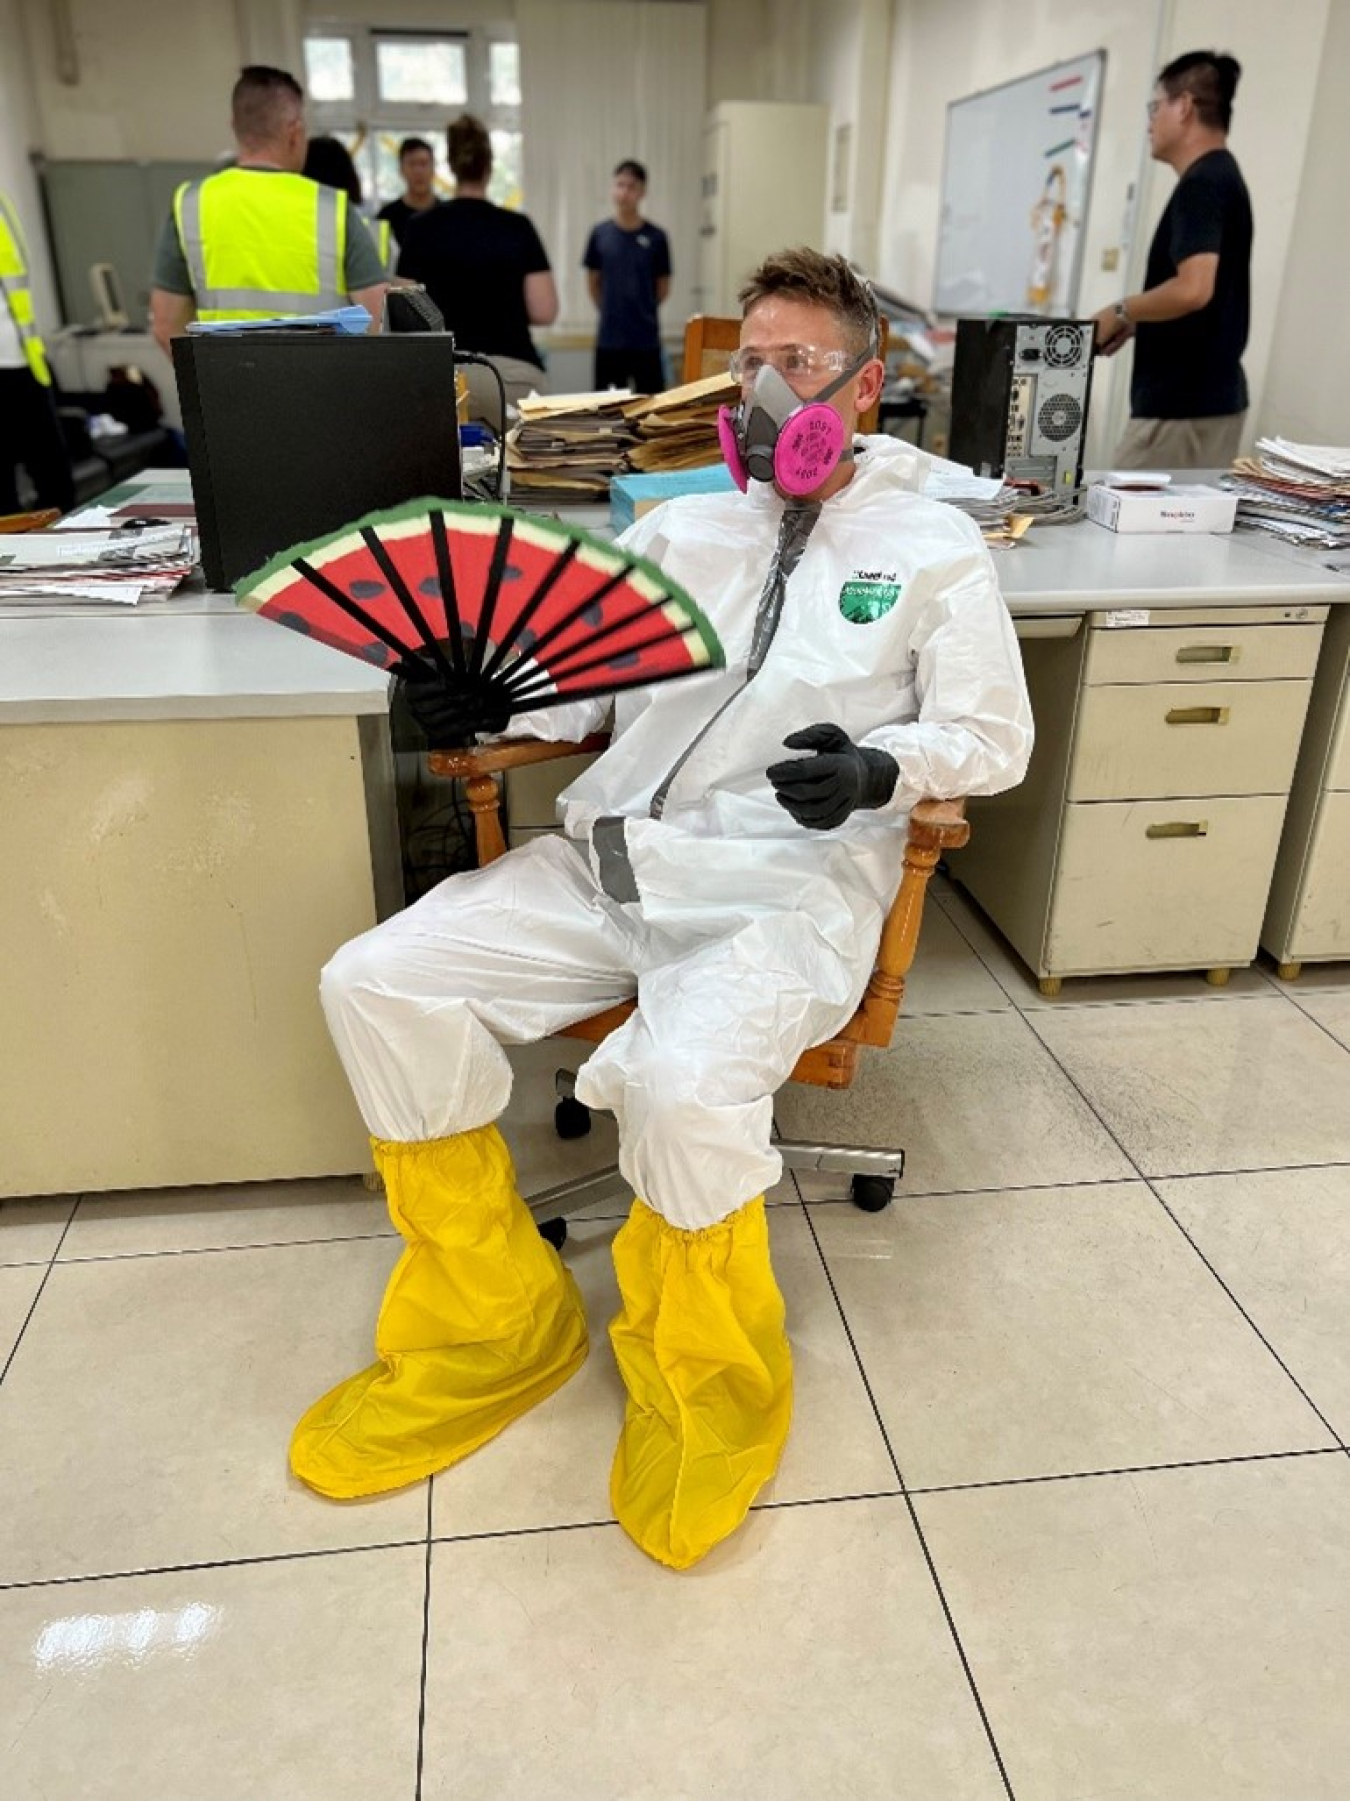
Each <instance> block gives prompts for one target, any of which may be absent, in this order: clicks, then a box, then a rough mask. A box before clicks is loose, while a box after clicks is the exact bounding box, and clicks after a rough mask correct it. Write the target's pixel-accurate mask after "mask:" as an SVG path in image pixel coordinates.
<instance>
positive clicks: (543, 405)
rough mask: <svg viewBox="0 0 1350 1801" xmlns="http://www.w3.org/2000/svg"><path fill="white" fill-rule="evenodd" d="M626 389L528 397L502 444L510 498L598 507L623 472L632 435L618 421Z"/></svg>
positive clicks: (628, 395) (538, 503) (630, 396)
mask: <svg viewBox="0 0 1350 1801" xmlns="http://www.w3.org/2000/svg"><path fill="white" fill-rule="evenodd" d="M634 399H635V396H634V394H633V392H632V390H631V389H629V388H622V389H620V388H610V389H606V390H605V391H604V392H601V393H594V394H544V395H541V394H531V395H528V396H527V397H526V398H525V399H524V400H522V401H521V402H520V424H519V425H517V426H516V427H515V428H514V430H513V431H512V432H511V433H510V434H509V436H508V438H507V441H506V466H507V468H508V469H509V470H510V472H511V497H512V499H513V501H515V502H516V504H518V505H520V506H523V507H530V506H557V505H559V504H565V503H567V502H568V501H572V502H597V501H598V502H601V503H603V502H604V501H605V500H606V499H607V498H608V496H609V483H610V477H611V476H613V475H618V474H620V473H621V472H622V471H624V470H626V469H627V468H628V466H629V464H628V454H629V451H630V450H631V448H632V447H633V445H634V444H635V443H636V442H637V431H636V429H635V428H634V426H633V425H632V424H631V423H630V422H629V421H628V420H627V419H626V418H625V417H624V412H625V408H626V407H627V405H628V404H629V403H630V402H631V401H632V400H634Z"/></svg>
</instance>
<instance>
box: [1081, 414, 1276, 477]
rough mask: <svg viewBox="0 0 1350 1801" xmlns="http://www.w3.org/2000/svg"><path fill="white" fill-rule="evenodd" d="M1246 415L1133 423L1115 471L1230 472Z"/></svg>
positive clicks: (1133, 421) (1149, 420)
mask: <svg viewBox="0 0 1350 1801" xmlns="http://www.w3.org/2000/svg"><path fill="white" fill-rule="evenodd" d="M1246 420H1247V415H1246V413H1218V414H1215V416H1214V417H1213V418H1210V419H1131V420H1130V423H1129V424H1128V425H1127V426H1126V427H1125V433H1124V436H1123V437H1122V438H1121V440H1120V443H1119V445H1118V446H1117V448H1116V455H1115V460H1114V462H1113V463H1112V464H1111V467H1112V468H1113V469H1227V468H1228V466H1229V464H1230V463H1231V462H1232V461H1233V458H1234V457H1235V456H1236V455H1237V453H1238V449H1239V446H1240V445H1241V443H1242V428H1243V426H1244V425H1245V424H1246Z"/></svg>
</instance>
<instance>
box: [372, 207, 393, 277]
mask: <svg viewBox="0 0 1350 1801" xmlns="http://www.w3.org/2000/svg"><path fill="white" fill-rule="evenodd" d="M375 248H376V249H377V250H378V251H379V253H380V267H381V268H382V269H383V270H384V272H385V274H386V275H392V274H393V273H394V258H395V254H396V246H395V244H394V228H393V226H392V225H391V224H390V223H389V221H388V219H377V220H376V221H375Z"/></svg>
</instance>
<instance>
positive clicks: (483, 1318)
mask: <svg viewBox="0 0 1350 1801" xmlns="http://www.w3.org/2000/svg"><path fill="white" fill-rule="evenodd" d="M371 1144H372V1147H373V1149H374V1152H375V1160H376V1163H377V1164H378V1165H379V1167H380V1169H381V1172H382V1173H383V1175H384V1182H385V1190H386V1193H387V1195H388V1199H389V1212H390V1216H391V1217H392V1219H393V1222H394V1224H395V1226H397V1228H398V1230H399V1232H400V1233H401V1234H402V1235H403V1238H404V1239H405V1241H406V1244H407V1249H406V1250H405V1251H404V1253H403V1255H402V1257H401V1258H400V1259H399V1261H398V1264H397V1266H396V1268H395V1270H394V1273H393V1275H392V1276H391V1277H390V1279H389V1287H388V1288H387V1289H386V1291H385V1296H384V1302H383V1305H382V1306H381V1308H380V1316H379V1319H378V1321H377V1322H376V1326H375V1349H376V1352H377V1353H378V1355H379V1357H380V1361H379V1362H378V1363H376V1364H373V1365H372V1366H371V1368H370V1369H368V1370H364V1371H362V1373H361V1374H360V1375H359V1376H352V1377H351V1378H350V1379H349V1380H348V1381H346V1382H343V1383H342V1384H341V1385H340V1386H339V1387H337V1388H335V1389H333V1390H332V1391H331V1392H330V1393H329V1394H326V1395H324V1397H323V1399H322V1400H319V1401H316V1402H315V1403H314V1405H313V1406H312V1407H311V1408H310V1410H309V1412H308V1413H306V1414H305V1416H304V1418H303V1419H302V1420H301V1421H300V1424H299V1425H298V1426H297V1427H296V1429H295V1435H294V1437H293V1438H292V1440H291V1468H292V1469H293V1470H294V1471H295V1473H296V1475H297V1476H299V1478H300V1480H301V1481H302V1482H307V1483H308V1484H309V1485H310V1487H311V1488H317V1489H318V1491H319V1493H320V1494H324V1495H332V1496H334V1497H335V1498H337V1499H342V1500H347V1499H350V1498H352V1497H353V1496H356V1495H373V1494H379V1493H381V1492H382V1491H384V1490H385V1489H390V1488H401V1487H403V1486H404V1484H406V1483H409V1482H417V1481H420V1480H421V1479H422V1477H424V1476H429V1475H432V1474H433V1473H434V1472H435V1471H436V1470H443V1469H445V1467H446V1466H447V1465H448V1464H451V1463H454V1462H456V1461H457V1460H458V1459H459V1458H461V1457H464V1456H467V1455H468V1453H469V1452H470V1451H475V1450H477V1448H478V1446H479V1445H481V1444H485V1443H486V1442H487V1440H488V1439H489V1438H492V1437H493V1436H494V1435H495V1434H496V1433H498V1432H500V1431H501V1429H502V1427H503V1426H505V1425H508V1424H509V1423H510V1422H511V1421H512V1420H513V1419H516V1418H517V1417H518V1416H519V1415H520V1414H522V1413H524V1412H526V1411H527V1409H529V1408H530V1407H533V1406H534V1404H535V1402H536V1401H542V1400H543V1398H544V1397H545V1395H549V1394H552V1392H553V1390H554V1389H555V1388H560V1387H561V1386H562V1384H563V1383H564V1382H565V1381H566V1380H567V1378H568V1377H569V1376H570V1375H572V1374H574V1372H575V1371H576V1370H578V1369H580V1367H581V1365H582V1363H584V1361H585V1359H586V1351H587V1341H586V1316H585V1312H584V1310H583V1307H582V1301H581V1295H580V1294H579V1292H578V1290H577V1286H576V1283H575V1282H574V1281H573V1279H572V1276H571V1273H570V1272H569V1271H568V1270H567V1269H565V1268H564V1267H563V1264H562V1262H561V1260H560V1258H559V1256H558V1253H557V1252H556V1251H555V1250H554V1249H553V1247H552V1245H550V1244H546V1243H545V1242H544V1240H543V1239H542V1238H541V1237H540V1236H539V1233H538V1231H537V1229H536V1227H535V1224H534V1221H533V1220H532V1219H531V1218H530V1214H529V1210H528V1208H527V1207H526V1205H525V1203H524V1201H522V1200H521V1198H520V1196H519V1195H518V1194H517V1193H516V1185H515V1172H514V1170H513V1169H512V1166H511V1156H510V1153H509V1152H508V1150H507V1148H506V1145H505V1144H504V1143H503V1141H502V1137H501V1134H500V1133H499V1132H498V1131H497V1129H496V1127H495V1126H481V1127H479V1128H478V1129H477V1130H475V1131H472V1132H461V1133H459V1134H458V1135H457V1136H455V1137H454V1138H439V1139H434V1140H431V1141H429V1142H426V1143H422V1144H388V1143H383V1142H381V1141H380V1140H378V1139H372V1140H371Z"/></svg>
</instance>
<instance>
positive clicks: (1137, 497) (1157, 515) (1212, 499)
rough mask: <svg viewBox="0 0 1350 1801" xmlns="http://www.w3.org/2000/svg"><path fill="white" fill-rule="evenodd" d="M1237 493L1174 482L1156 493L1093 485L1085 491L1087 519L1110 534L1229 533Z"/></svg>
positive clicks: (1234, 513) (1101, 483)
mask: <svg viewBox="0 0 1350 1801" xmlns="http://www.w3.org/2000/svg"><path fill="white" fill-rule="evenodd" d="M1237 502H1238V497H1237V495H1236V494H1229V493H1227V492H1226V491H1225V490H1224V489H1223V488H1207V487H1204V486H1201V485H1199V484H1197V485H1196V486H1194V487H1189V488H1187V487H1181V486H1179V485H1178V484H1177V483H1175V482H1173V483H1172V484H1171V486H1170V487H1167V488H1160V489H1158V490H1157V492H1156V493H1149V494H1142V493H1140V492H1139V491H1138V489H1133V490H1127V489H1124V488H1109V487H1107V485H1106V483H1105V482H1093V484H1092V486H1091V487H1090V488H1089V489H1088V491H1087V516H1088V518H1089V519H1095V520H1096V521H1097V524H1098V525H1104V526H1106V527H1107V529H1108V530H1109V531H1113V532H1231V531H1232V529H1233V521H1234V520H1235V519H1236V518H1237Z"/></svg>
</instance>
